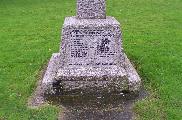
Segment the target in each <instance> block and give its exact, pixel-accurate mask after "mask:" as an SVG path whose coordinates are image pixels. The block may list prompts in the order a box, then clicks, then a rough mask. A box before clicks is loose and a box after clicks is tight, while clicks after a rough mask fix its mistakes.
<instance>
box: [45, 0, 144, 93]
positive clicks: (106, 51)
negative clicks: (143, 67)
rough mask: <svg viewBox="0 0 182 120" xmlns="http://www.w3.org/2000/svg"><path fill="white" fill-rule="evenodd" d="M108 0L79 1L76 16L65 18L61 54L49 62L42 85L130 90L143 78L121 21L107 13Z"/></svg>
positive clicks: (83, 88)
mask: <svg viewBox="0 0 182 120" xmlns="http://www.w3.org/2000/svg"><path fill="white" fill-rule="evenodd" d="M105 6H106V5H105V0H77V16H73V17H66V18H65V22H64V25H63V29H62V41H61V45H60V51H59V53H54V54H53V55H52V58H51V59H50V61H49V64H48V67H47V71H46V72H45V75H44V78H43V81H42V84H43V85H45V86H47V88H51V89H52V88H53V87H52V86H53V85H54V84H55V83H57V85H58V86H60V87H61V88H62V89H63V91H72V90H82V91H91V92H93V91H106V92H112V91H119V92H120V91H130V92H136V91H138V90H139V89H140V85H141V79H140V77H139V75H138V74H137V72H136V70H135V69H134V67H133V66H132V64H131V63H130V61H129V60H128V58H127V56H126V55H125V53H124V51H123V47H122V34H121V30H120V23H119V22H118V21H117V20H116V19H115V18H114V17H107V16H106V7H105Z"/></svg>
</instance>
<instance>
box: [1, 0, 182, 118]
mask: <svg viewBox="0 0 182 120" xmlns="http://www.w3.org/2000/svg"><path fill="white" fill-rule="evenodd" d="M107 11H108V15H110V16H114V17H116V18H117V19H118V21H119V22H121V23H122V30H123V39H124V48H125V51H126V53H127V55H128V57H129V58H130V59H131V60H132V61H133V62H134V63H135V65H136V68H137V70H138V71H139V73H140V76H141V77H142V79H143V81H144V85H145V87H146V88H147V89H148V90H149V91H150V93H151V94H150V96H149V97H148V98H147V99H145V100H143V101H140V102H138V103H136V105H135V107H134V110H135V112H136V113H137V116H138V119H154V120H156V119H170V120H172V119H175V120H180V119H181V118H182V114H181V113H182V109H181V108H182V95H181V93H182V52H181V51H182V42H181V41H182V12H181V11H182V1H181V0H129V1H126V0H107ZM72 15H75V0H54V1H51V0H1V1H0V119H8V120H21V119H22V120H26V119H33V120H36V119H37V120H38V119H50V120H54V119H56V118H57V115H58V112H59V111H58V108H57V107H54V106H50V105H45V106H43V107H41V108H40V109H30V108H27V100H28V97H29V96H30V95H31V94H32V92H33V90H34V89H35V87H36V81H37V79H38V77H39V72H40V71H41V69H42V67H43V66H44V64H46V63H47V61H48V59H49V58H50V56H51V54H52V53H53V52H57V51H58V50H59V45H58V44H59V42H60V40H59V39H60V27H61V26H62V24H63V21H64V17H65V16H72Z"/></svg>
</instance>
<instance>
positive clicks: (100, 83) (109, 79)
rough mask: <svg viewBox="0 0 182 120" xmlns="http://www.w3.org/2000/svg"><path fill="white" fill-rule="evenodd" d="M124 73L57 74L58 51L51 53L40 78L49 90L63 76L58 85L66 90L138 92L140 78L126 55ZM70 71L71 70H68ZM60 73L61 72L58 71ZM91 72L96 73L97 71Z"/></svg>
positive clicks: (51, 90)
mask: <svg viewBox="0 0 182 120" xmlns="http://www.w3.org/2000/svg"><path fill="white" fill-rule="evenodd" d="M124 57H125V60H126V63H125V65H126V68H125V73H124V72H123V71H122V70H121V71H120V73H118V76H114V75H113V76H104V75H103V76H100V77H98V76H95V77H89V76H83V77H81V76H80V77H74V76H69V75H67V76H66V75H65V76H59V75H58V76H57V72H58V69H59V66H60V65H61V62H60V59H61V56H60V54H59V53H55V54H53V55H52V57H51V59H50V61H49V64H48V67H47V71H46V73H45V75H44V78H43V80H42V85H43V86H45V88H47V89H48V91H49V92H54V91H53V88H52V85H53V83H55V82H56V81H57V79H58V78H63V79H62V80H61V81H60V83H61V84H60V85H61V86H62V87H63V88H64V89H65V90H67V91H70V90H90V91H91V92H93V90H94V91H100V90H101V91H109V92H110V91H130V92H138V91H139V89H140V86H141V79H140V77H139V75H138V73H137V72H136V70H135V68H134V67H133V66H132V64H131V63H130V61H129V59H128V58H127V56H126V55H124ZM70 72H71V71H70ZM58 74H61V73H58ZM77 74H78V73H77ZM92 74H98V73H97V72H95V73H92Z"/></svg>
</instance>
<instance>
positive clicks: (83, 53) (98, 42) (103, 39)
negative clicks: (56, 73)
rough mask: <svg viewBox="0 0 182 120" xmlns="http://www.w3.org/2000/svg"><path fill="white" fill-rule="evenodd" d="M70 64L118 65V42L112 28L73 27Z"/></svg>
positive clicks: (69, 45)
mask: <svg viewBox="0 0 182 120" xmlns="http://www.w3.org/2000/svg"><path fill="white" fill-rule="evenodd" d="M70 40H71V42H70V43H69V44H68V48H67V52H68V53H69V56H68V57H69V59H70V60H69V61H68V63H67V64H68V65H71V66H72V65H73V66H74V65H80V66H87V65H92V66H99V65H116V60H115V59H116V57H117V54H116V53H117V50H116V48H117V46H116V45H117V44H116V42H115V40H114V34H113V31H111V30H109V29H108V30H102V29H100V30H99V29H92V30H91V29H72V30H71V31H70ZM114 58H115V59H114Z"/></svg>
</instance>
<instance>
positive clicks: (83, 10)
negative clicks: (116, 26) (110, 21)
mask: <svg viewBox="0 0 182 120" xmlns="http://www.w3.org/2000/svg"><path fill="white" fill-rule="evenodd" d="M77 17H78V18H79V19H105V18H106V7H105V0H77Z"/></svg>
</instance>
